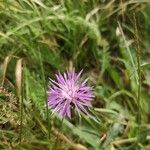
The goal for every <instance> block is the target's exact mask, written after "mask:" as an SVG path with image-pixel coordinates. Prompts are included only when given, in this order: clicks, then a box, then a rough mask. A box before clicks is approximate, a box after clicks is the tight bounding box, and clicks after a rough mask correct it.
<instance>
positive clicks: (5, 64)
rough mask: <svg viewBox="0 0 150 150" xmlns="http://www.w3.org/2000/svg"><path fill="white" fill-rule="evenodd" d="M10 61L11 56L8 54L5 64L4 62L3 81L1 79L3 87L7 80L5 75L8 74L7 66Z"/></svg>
mask: <svg viewBox="0 0 150 150" xmlns="http://www.w3.org/2000/svg"><path fill="white" fill-rule="evenodd" d="M9 61H10V56H7V57H6V58H5V60H4V64H3V74H2V81H1V86H2V87H3V85H4V81H5V76H6V71H7V66H8V63H9Z"/></svg>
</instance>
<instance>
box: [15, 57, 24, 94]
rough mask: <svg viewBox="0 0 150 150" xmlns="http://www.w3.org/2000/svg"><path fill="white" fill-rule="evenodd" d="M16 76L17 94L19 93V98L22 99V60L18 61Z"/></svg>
mask: <svg viewBox="0 0 150 150" xmlns="http://www.w3.org/2000/svg"><path fill="white" fill-rule="evenodd" d="M15 75H16V87H17V93H18V96H19V97H20V95H21V83H22V58H21V59H19V60H17V64H16V72H15Z"/></svg>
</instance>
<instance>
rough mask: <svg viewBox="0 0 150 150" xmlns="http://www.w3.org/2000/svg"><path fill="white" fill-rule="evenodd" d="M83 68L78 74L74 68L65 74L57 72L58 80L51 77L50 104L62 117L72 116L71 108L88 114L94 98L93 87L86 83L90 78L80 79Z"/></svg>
mask: <svg viewBox="0 0 150 150" xmlns="http://www.w3.org/2000/svg"><path fill="white" fill-rule="evenodd" d="M82 71H83V70H81V71H80V72H79V73H78V74H77V73H75V71H74V70H72V71H67V72H66V73H64V74H63V75H62V74H61V73H60V72H59V73H58V74H56V81H54V80H52V79H50V81H51V82H50V83H51V87H50V88H49V91H48V105H49V107H50V108H52V109H53V112H57V113H58V114H59V116H61V117H68V118H71V110H72V109H74V111H75V112H77V113H78V115H79V116H80V114H81V113H82V112H83V113H85V114H88V112H87V109H88V108H89V107H91V106H92V105H91V101H92V100H93V98H94V95H93V93H92V90H93V88H92V87H90V86H87V85H86V82H87V81H88V79H85V80H84V81H83V80H81V79H80V75H81V73H82Z"/></svg>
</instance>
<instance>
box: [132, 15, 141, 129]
mask: <svg viewBox="0 0 150 150" xmlns="http://www.w3.org/2000/svg"><path fill="white" fill-rule="evenodd" d="M133 17H134V23H135V25H134V26H135V40H136V46H137V48H136V55H137V68H138V69H137V71H138V91H137V103H138V114H137V123H138V125H139V127H140V124H141V105H140V103H141V66H140V54H141V51H140V47H139V42H138V41H139V40H138V29H137V22H136V17H135V13H134V14H133Z"/></svg>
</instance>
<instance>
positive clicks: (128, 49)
mask: <svg viewBox="0 0 150 150" xmlns="http://www.w3.org/2000/svg"><path fill="white" fill-rule="evenodd" d="M118 25H119V30H120V32H121V35H122V37H123V40H124V43H125V46H126V49H127V52H128V55H129V57H130V61H131V64H132V67H133V70H134V72H135V79H136V82H137V83H138V74H137V71H136V65H135V63H134V59H133V56H132V54H131V51H130V48H129V46H128V42H127V40H126V38H125V35H124V33H123V30H122V27H121V25H120V22H118Z"/></svg>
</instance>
